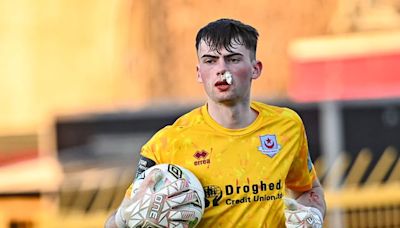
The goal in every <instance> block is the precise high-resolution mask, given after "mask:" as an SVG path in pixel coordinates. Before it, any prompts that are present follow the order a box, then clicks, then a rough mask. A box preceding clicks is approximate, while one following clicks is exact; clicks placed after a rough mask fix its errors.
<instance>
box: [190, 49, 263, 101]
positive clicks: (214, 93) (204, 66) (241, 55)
mask: <svg viewBox="0 0 400 228" xmlns="http://www.w3.org/2000/svg"><path fill="white" fill-rule="evenodd" d="M232 44H233V45H232V46H233V47H232V48H231V51H228V50H226V49H225V48H222V49H220V50H218V51H216V50H211V49H210V47H209V46H208V45H207V44H206V42H204V41H201V42H200V45H199V49H198V51H197V55H198V59H199V64H198V65H197V81H199V82H200V83H203V86H204V89H205V91H206V93H207V95H208V99H209V100H212V101H213V102H215V103H225V104H236V103H238V102H242V101H245V102H247V101H248V100H249V99H250V88H251V81H252V80H253V79H256V78H258V77H259V76H260V73H261V69H262V64H261V62H259V61H256V60H254V59H252V58H251V57H250V56H251V52H250V50H249V49H247V48H246V47H245V46H244V45H241V44H237V43H235V42H234V43H232ZM227 71H229V72H230V73H231V74H232V78H233V81H232V84H231V85H229V84H228V83H226V81H224V80H221V75H223V74H224V73H225V72H227Z"/></svg>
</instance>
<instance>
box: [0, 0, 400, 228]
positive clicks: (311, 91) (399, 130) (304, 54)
mask: <svg viewBox="0 0 400 228" xmlns="http://www.w3.org/2000/svg"><path fill="white" fill-rule="evenodd" d="M221 17H227V18H236V19H239V20H241V21H243V22H245V23H248V24H251V25H253V26H254V27H256V28H257V29H258V31H259V33H260V37H259V45H258V53H257V56H258V59H260V60H262V62H263V64H264V69H263V74H262V77H260V78H259V79H257V80H256V81H254V83H253V98H254V99H255V100H259V101H263V102H266V103H270V104H275V105H279V106H287V107H290V108H293V109H294V110H296V111H297V112H298V113H299V114H300V115H301V117H302V118H303V121H304V123H305V126H306V130H307V134H308V138H309V146H310V153H311V155H312V159H313V161H314V164H315V167H316V169H317V171H318V175H319V176H320V178H321V180H322V184H323V186H324V187H325V190H326V199H327V203H328V214H327V218H326V220H327V221H326V227H400V184H399V183H400V163H399V154H398V151H399V148H400V1H399V0H303V1H272V0H264V1H262V0H252V1H243V0H238V1H234V2H232V1H227V0H220V1H195V0H119V1H117V0H109V1H94V0H86V1H77V0H68V1H67V0H38V1H29V0H13V1H11V0H2V1H0V66H1V67H0V227H1V228H3V227H102V225H103V223H104V221H105V219H106V217H107V216H108V215H109V213H110V212H111V211H113V210H114V209H115V208H116V207H117V206H118V204H119V203H120V200H121V199H122V197H123V195H124V192H125V189H126V188H127V186H128V185H129V184H130V182H131V181H132V176H133V175H134V172H135V170H136V161H137V159H138V153H139V151H140V147H141V146H142V145H143V144H144V143H145V142H146V141H147V140H148V139H149V138H150V137H151V135H152V134H154V133H155V132H156V131H157V130H159V129H160V128H162V127H164V126H165V125H167V124H171V123H173V121H174V120H175V119H176V118H177V117H178V116H179V115H181V114H183V113H185V112H187V111H189V110H191V109H192V108H194V107H196V106H199V105H202V104H204V102H205V99H204V94H203V92H202V87H201V85H200V84H198V83H197V82H196V74H195V66H196V63H197V59H196V52H195V47H194V38H195V35H196V33H197V31H198V29H199V28H200V27H202V26H204V25H205V24H207V23H208V22H210V21H212V20H216V19H218V18H221Z"/></svg>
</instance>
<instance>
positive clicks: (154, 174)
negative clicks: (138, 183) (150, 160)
mask: <svg viewBox="0 0 400 228" xmlns="http://www.w3.org/2000/svg"><path fill="white" fill-rule="evenodd" d="M162 178H163V173H162V172H161V170H160V169H154V170H152V171H151V172H150V173H149V175H148V176H147V177H146V178H145V179H144V181H143V183H142V186H143V187H144V188H151V189H152V190H154V187H155V185H156V184H157V183H158V182H159V181H160V180H161V179H162Z"/></svg>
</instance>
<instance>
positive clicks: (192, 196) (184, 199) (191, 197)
mask: <svg viewBox="0 0 400 228" xmlns="http://www.w3.org/2000/svg"><path fill="white" fill-rule="evenodd" d="M198 202H200V198H199V195H198V194H197V193H196V192H194V191H188V192H184V193H180V194H178V195H175V196H173V197H170V198H168V201H167V203H168V205H169V206H170V207H171V208H174V207H177V206H182V205H185V204H189V203H195V204H198ZM198 205H199V206H200V207H201V204H198Z"/></svg>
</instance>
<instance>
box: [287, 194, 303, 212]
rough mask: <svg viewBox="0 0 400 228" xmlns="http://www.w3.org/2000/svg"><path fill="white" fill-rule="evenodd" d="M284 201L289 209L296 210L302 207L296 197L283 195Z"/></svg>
mask: <svg viewBox="0 0 400 228" xmlns="http://www.w3.org/2000/svg"><path fill="white" fill-rule="evenodd" d="M283 202H284V203H285V206H286V208H287V209H288V210H291V211H295V210H298V209H300V205H299V204H298V203H297V201H296V200H294V199H291V198H287V197H283Z"/></svg>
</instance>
